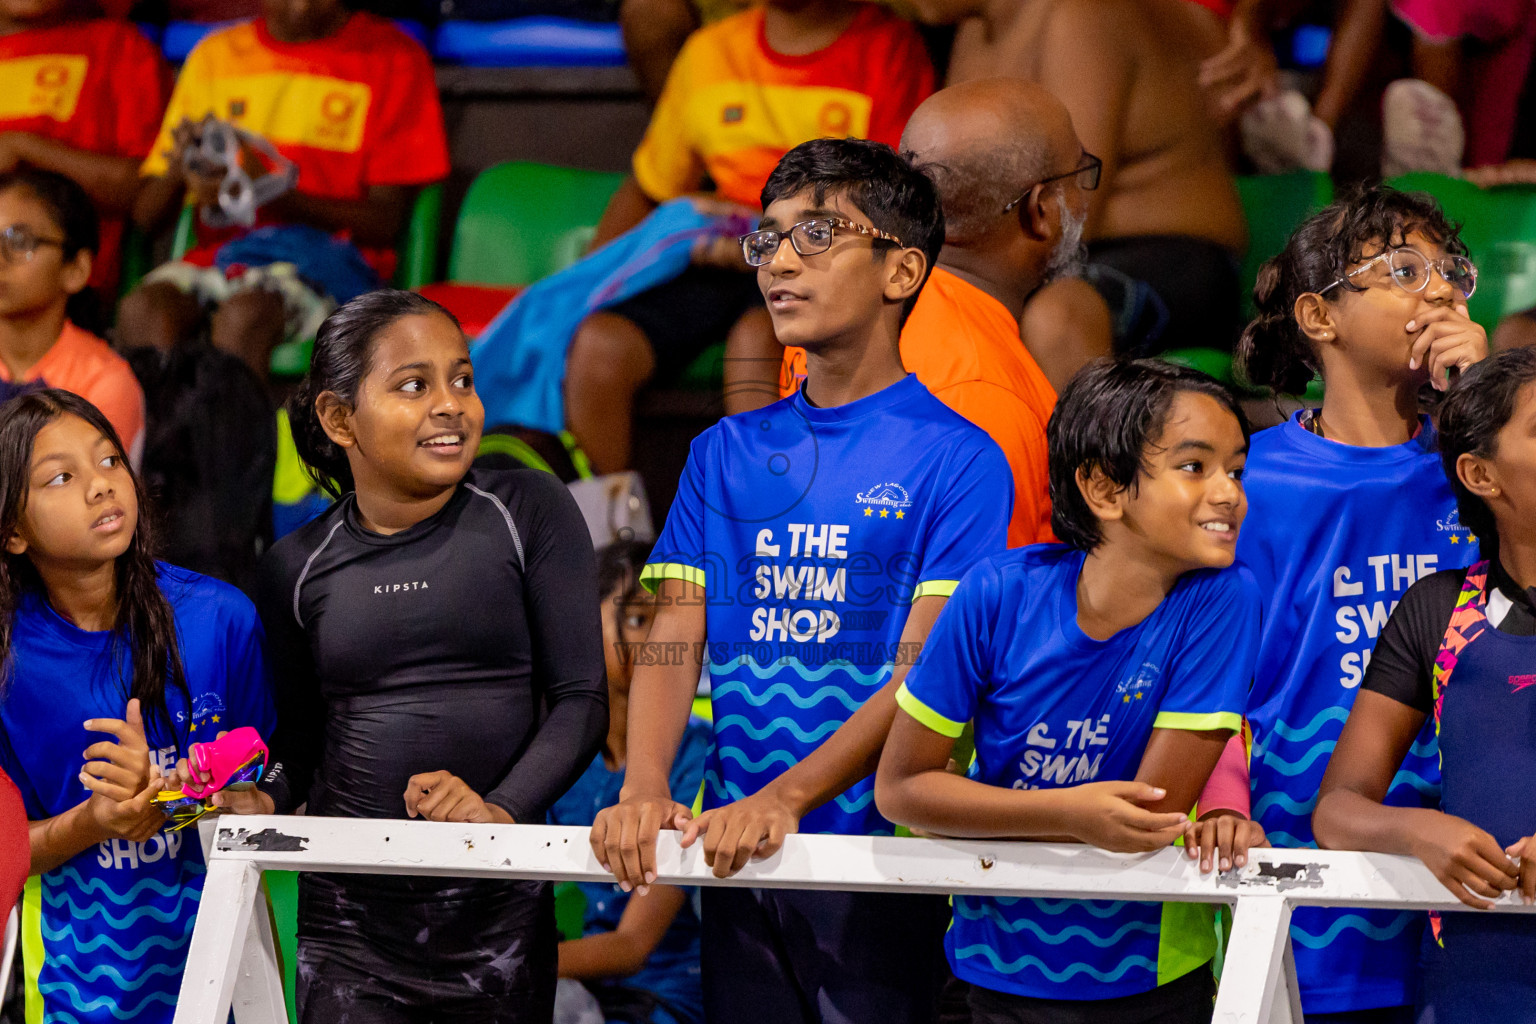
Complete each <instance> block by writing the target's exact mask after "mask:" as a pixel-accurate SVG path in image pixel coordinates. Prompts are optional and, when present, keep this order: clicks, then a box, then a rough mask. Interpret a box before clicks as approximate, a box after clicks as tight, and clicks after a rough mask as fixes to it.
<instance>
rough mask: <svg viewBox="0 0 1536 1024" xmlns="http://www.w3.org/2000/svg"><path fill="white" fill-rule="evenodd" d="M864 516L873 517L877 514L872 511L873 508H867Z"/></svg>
mask: <svg viewBox="0 0 1536 1024" xmlns="http://www.w3.org/2000/svg"><path fill="white" fill-rule="evenodd" d="M864 514H865V515H867V516H872V515H874V514H875V510H874V509H872V508H867V509H865V510H864Z"/></svg>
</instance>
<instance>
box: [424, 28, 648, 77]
mask: <svg viewBox="0 0 1536 1024" xmlns="http://www.w3.org/2000/svg"><path fill="white" fill-rule="evenodd" d="M434 54H435V56H436V57H437V59H438V60H441V61H446V62H448V63H452V64H467V65H469V66H471V67H485V68H517V67H618V66H621V65H622V64H623V63H624V60H625V57H624V40H623V38H622V37H621V36H620V34H619V26H618V25H615V24H605V23H601V22H591V21H574V20H572V19H570V18H514V19H512V20H511V21H446V22H444V23H443V24H442V25H441V26H439V27H438V30H437V42H436V46H435V50H434Z"/></svg>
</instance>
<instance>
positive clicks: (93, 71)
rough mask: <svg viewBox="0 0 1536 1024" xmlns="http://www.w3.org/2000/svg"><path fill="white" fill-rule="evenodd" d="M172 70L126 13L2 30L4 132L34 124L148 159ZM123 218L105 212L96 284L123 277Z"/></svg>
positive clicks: (38, 129)
mask: <svg viewBox="0 0 1536 1024" xmlns="http://www.w3.org/2000/svg"><path fill="white" fill-rule="evenodd" d="M169 85H170V76H169V75H168V73H167V72H166V68H165V64H164V62H162V61H161V59H160V51H159V50H157V49H155V46H154V44H153V43H151V42H150V41H149V40H148V39H145V38H144V35H143V33H141V32H140V31H139V30H138V29H137V28H135V27H134V26H133V25H131V24H129V23H128V22H125V21H106V20H100V19H98V20H92V21H79V22H71V23H69V24H64V25H55V26H53V27H51V28H35V29H23V30H22V31H20V32H16V33H13V34H11V35H8V36H0V132H28V133H30V134H33V135H41V136H42V137H44V138H46V139H52V140H53V141H55V142H60V143H63V144H64V145H66V146H71V147H73V148H75V149H80V150H85V151H86V152H88V153H100V154H102V155H104V156H119V157H131V158H132V159H134V160H142V159H144V157H145V155H146V154H147V153H148V152H149V147H150V144H151V143H153V142H154V141H155V133H156V132H157V131H159V128H160V114H161V112H162V111H163V110H164V109H165V97H166V93H167V92H168V91H169ZM122 240H123V218H122V217H121V216H112V217H103V218H102V220H101V248H100V251H99V253H98V255H97V259H96V269H95V272H94V273H93V274H92V276H91V281H92V283H93V284H97V285H101V286H103V287H108V288H110V287H111V286H113V285H115V284H116V283H117V275H118V264H119V259H120V255H121V252H122Z"/></svg>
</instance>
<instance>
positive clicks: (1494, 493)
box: [1488, 487, 1499, 498]
mask: <svg viewBox="0 0 1536 1024" xmlns="http://www.w3.org/2000/svg"><path fill="white" fill-rule="evenodd" d="M1488 494H1489V496H1490V497H1494V498H1497V497H1498V496H1499V489H1498V488H1497V487H1495V488H1494V489H1493V490H1491V491H1489V492H1488Z"/></svg>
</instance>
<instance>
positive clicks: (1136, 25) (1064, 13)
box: [1031, 0, 1148, 74]
mask: <svg viewBox="0 0 1536 1024" xmlns="http://www.w3.org/2000/svg"><path fill="white" fill-rule="evenodd" d="M1031 6H1032V7H1033V8H1034V11H1033V12H1032V13H1033V15H1034V18H1033V20H1034V25H1033V26H1032V31H1031V35H1032V36H1033V37H1034V47H1035V48H1036V50H1037V52H1038V54H1039V57H1038V59H1039V60H1040V62H1041V66H1042V67H1047V66H1049V67H1052V68H1054V69H1056V70H1057V71H1058V72H1061V73H1070V74H1080V73H1083V72H1084V71H1089V70H1091V69H1092V68H1094V67H1104V66H1108V65H1117V66H1123V65H1124V63H1125V62H1126V60H1127V59H1128V58H1129V57H1131V56H1132V54H1133V53H1134V51H1135V50H1136V49H1137V46H1138V41H1139V40H1140V39H1141V38H1143V36H1144V35H1145V33H1146V32H1147V30H1148V29H1147V17H1146V12H1145V11H1144V10H1143V9H1142V8H1141V6H1140V5H1139V4H1138V3H1137V2H1136V0H1035V3H1034V4H1032V5H1031Z"/></svg>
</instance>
